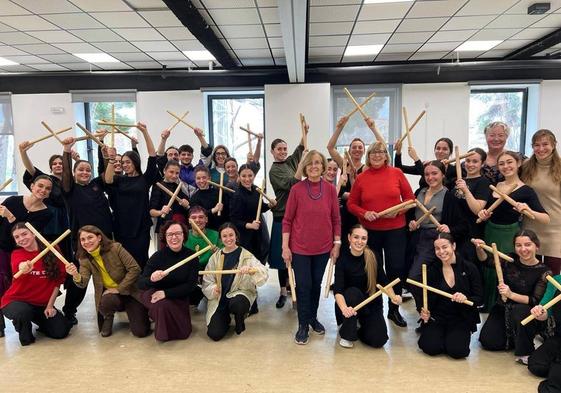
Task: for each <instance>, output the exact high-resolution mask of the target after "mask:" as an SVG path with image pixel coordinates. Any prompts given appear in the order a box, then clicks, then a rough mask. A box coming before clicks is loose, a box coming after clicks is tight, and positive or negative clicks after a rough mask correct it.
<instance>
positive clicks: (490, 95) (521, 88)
mask: <svg viewBox="0 0 561 393" xmlns="http://www.w3.org/2000/svg"><path fill="white" fill-rule="evenodd" d="M537 89H538V87H537V86H536V85H510V86H485V87H483V86H477V87H472V89H471V94H470V103H469V147H470V148H473V147H480V148H482V149H483V150H485V151H487V142H486V141H485V134H484V131H485V126H487V125H488V124H489V123H492V122H494V121H501V122H504V123H506V124H507V125H508V126H509V127H510V135H509V138H508V140H507V144H506V147H505V148H506V149H508V150H513V151H518V152H521V153H528V151H527V146H526V145H527V143H526V130H527V129H531V130H535V129H536V126H537V119H536V114H535V113H533V112H535V111H532V113H529V111H528V108H531V107H534V106H535V104H534V102H535V101H537V96H538V91H537Z"/></svg>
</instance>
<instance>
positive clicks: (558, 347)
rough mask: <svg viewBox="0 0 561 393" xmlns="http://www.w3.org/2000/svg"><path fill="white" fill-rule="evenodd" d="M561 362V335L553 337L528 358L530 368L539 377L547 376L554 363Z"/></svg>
mask: <svg viewBox="0 0 561 393" xmlns="http://www.w3.org/2000/svg"><path fill="white" fill-rule="evenodd" d="M555 363H558V364H561V337H557V336H555V337H551V338H548V339H547V340H545V342H544V343H543V344H542V345H541V346H540V347H539V348H538V349H536V350H535V351H534V352H532V354H531V355H530V357H529V358H528V370H530V372H531V373H532V374H534V375H537V376H538V377H542V378H547V376H548V375H549V373H550V370H551V367H552V366H553V364H555Z"/></svg>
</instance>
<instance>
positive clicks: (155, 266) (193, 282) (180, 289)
mask: <svg viewBox="0 0 561 393" xmlns="http://www.w3.org/2000/svg"><path fill="white" fill-rule="evenodd" d="M193 254H194V252H193V251H191V250H189V249H188V248H186V247H183V248H182V249H181V250H179V251H178V252H175V251H172V250H171V249H170V248H169V247H166V248H164V249H163V250H160V251H156V252H155V253H154V254H152V256H151V257H150V259H148V262H146V266H144V270H143V271H142V274H141V275H140V277H138V288H139V289H142V290H147V289H152V288H153V289H155V290H162V291H164V293H165V294H166V298H168V299H186V298H187V297H188V296H189V294H190V293H191V292H193V290H194V289H195V288H196V286H197V282H198V276H199V258H194V259H192V260H191V261H189V262H187V263H186V264H184V265H183V266H180V267H178V268H177V269H175V270H173V271H171V272H170V273H169V274H168V275H167V276H166V277H164V278H163V279H162V280H160V281H157V282H152V281H151V280H150V276H151V275H152V273H154V272H155V271H156V270H166V269H167V268H169V267H171V266H173V265H174V264H176V263H177V262H179V261H181V260H182V259H185V258H187V257H189V256H190V255H193Z"/></svg>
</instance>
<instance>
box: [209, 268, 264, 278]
mask: <svg viewBox="0 0 561 393" xmlns="http://www.w3.org/2000/svg"><path fill="white" fill-rule="evenodd" d="M240 272H241V270H240V269H232V270H201V271H199V276H202V275H204V274H220V275H222V274H238V273H240ZM254 273H257V269H255V268H253V267H252V268H251V269H249V273H247V274H254Z"/></svg>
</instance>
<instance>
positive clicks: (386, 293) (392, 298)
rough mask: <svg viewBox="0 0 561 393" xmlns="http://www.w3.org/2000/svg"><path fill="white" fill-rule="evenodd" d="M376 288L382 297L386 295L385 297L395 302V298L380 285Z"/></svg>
mask: <svg viewBox="0 0 561 393" xmlns="http://www.w3.org/2000/svg"><path fill="white" fill-rule="evenodd" d="M376 288H378V289H379V290H380V291H382V293H383V294H384V295H386V296H387V297H389V298H390V299H391V300H392V301H395V299H396V296H392V294H391V293H390V292H389V291H388V290H387V289H386V288H384V287H383V286H381V285H380V284H376Z"/></svg>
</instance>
